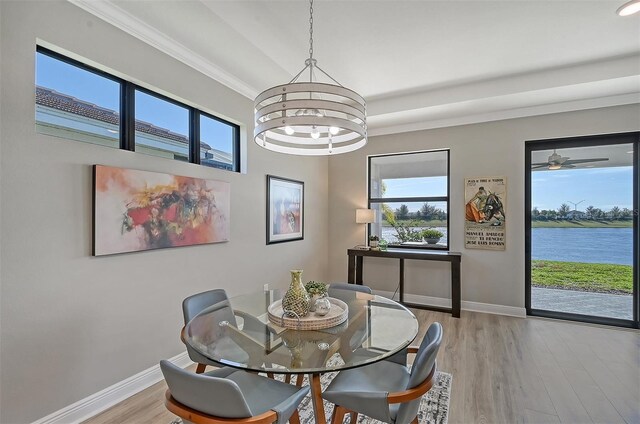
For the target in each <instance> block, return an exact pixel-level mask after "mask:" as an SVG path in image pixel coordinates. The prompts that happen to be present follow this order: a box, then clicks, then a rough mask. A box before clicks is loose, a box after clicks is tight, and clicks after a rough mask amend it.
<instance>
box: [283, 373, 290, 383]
mask: <svg viewBox="0 0 640 424" xmlns="http://www.w3.org/2000/svg"><path fill="white" fill-rule="evenodd" d="M284 382H285V383H287V384H289V383H291V374H285V376H284Z"/></svg>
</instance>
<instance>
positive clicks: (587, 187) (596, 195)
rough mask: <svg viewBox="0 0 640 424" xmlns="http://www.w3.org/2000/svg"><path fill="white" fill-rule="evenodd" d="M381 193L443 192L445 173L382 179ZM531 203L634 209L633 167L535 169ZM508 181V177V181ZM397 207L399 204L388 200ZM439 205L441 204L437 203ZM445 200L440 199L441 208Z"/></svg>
mask: <svg viewBox="0 0 640 424" xmlns="http://www.w3.org/2000/svg"><path fill="white" fill-rule="evenodd" d="M384 182H385V185H386V187H387V190H386V192H385V195H384V197H387V198H390V197H412V196H413V197H415V196H446V195H447V182H446V177H429V178H404V179H387V180H384ZM531 182H532V184H531V188H532V192H533V193H532V205H533V206H534V207H537V208H538V209H539V210H543V209H554V210H557V209H558V208H559V207H560V205H562V204H563V203H566V204H568V205H569V206H571V209H572V210H573V209H575V206H574V205H573V204H572V203H571V202H574V203H579V204H578V206H577V209H578V210H580V211H584V210H585V209H586V208H587V207H588V206H594V207H596V208H600V209H602V210H604V211H608V210H611V208H613V207H614V206H618V207H619V208H621V209H622V208H629V209H633V207H632V206H633V195H632V193H633V191H632V190H633V169H632V167H631V166H626V167H610V168H587V169H566V170H565V169H560V170H556V171H543V172H534V173H533V178H532V180H531ZM508 184H509V182H508V181H507V185H508ZM405 204H406V205H407V207H408V208H409V211H410V212H415V211H417V210H419V209H420V207H421V206H422V202H417V203H409V202H405ZM389 206H391V207H392V208H394V209H397V208H398V207H399V206H400V204H395V203H393V204H389ZM436 206H440V205H436ZM445 207H446V204H445V203H443V204H442V207H441V209H444V208H445Z"/></svg>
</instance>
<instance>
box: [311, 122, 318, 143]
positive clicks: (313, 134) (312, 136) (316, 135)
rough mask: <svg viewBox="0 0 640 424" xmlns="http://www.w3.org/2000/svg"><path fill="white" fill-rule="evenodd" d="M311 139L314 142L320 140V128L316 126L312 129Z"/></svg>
mask: <svg viewBox="0 0 640 424" xmlns="http://www.w3.org/2000/svg"><path fill="white" fill-rule="evenodd" d="M311 138H313V139H314V140H317V139H319V138H320V131H318V128H317V127H316V126H315V125H314V126H313V128H312V129H311Z"/></svg>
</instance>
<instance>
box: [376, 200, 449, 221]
mask: <svg viewBox="0 0 640 424" xmlns="http://www.w3.org/2000/svg"><path fill="white" fill-rule="evenodd" d="M384 212H385V213H384V214H383V217H384V219H385V220H387V221H388V219H387V218H388V216H389V215H390V213H389V212H391V213H392V214H393V217H394V218H395V219H396V220H401V221H404V220H407V219H422V220H425V221H431V220H441V221H444V220H446V219H447V212H445V211H443V210H442V209H439V208H437V207H436V206H433V205H430V204H429V203H425V204H423V205H422V206H421V207H420V209H419V210H417V211H415V212H410V211H409V207H408V206H407V205H405V204H402V205H400V207H399V208H397V209H396V210H395V211H389V210H388V209H387V210H385V211H384Z"/></svg>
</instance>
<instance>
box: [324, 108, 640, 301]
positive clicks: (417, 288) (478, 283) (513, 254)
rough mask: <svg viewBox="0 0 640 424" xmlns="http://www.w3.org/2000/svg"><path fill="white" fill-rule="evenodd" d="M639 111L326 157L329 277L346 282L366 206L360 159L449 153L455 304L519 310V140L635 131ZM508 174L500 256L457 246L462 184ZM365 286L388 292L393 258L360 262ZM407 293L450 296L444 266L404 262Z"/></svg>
mask: <svg viewBox="0 0 640 424" xmlns="http://www.w3.org/2000/svg"><path fill="white" fill-rule="evenodd" d="M639 129H640V106H639V105H630V106H620V107H612V108H607V109H594V110H587V111H581V112H570V113H561V114H554V115H546V116H538V117H532V118H522V119H512V120H506V121H498V122H489V123H484V124H475V125H466V126H459V127H451V128H442V129H434V130H428V131H417V132H411V133H403V134H395V135H386V136H379V137H371V138H370V139H369V144H368V145H367V146H366V147H365V148H364V149H360V150H358V151H356V152H353V153H349V154H346V155H340V156H334V157H331V158H330V159H329V222H330V225H329V240H330V243H331V249H330V251H329V268H330V270H331V273H330V279H331V280H333V281H337V280H343V281H344V280H346V278H347V255H346V249H347V248H349V247H352V246H354V245H356V244H361V243H362V240H363V237H364V226H362V225H358V224H355V212H354V210H355V209H356V208H361V207H366V205H367V181H366V172H367V170H366V166H367V165H366V163H367V161H366V158H367V155H372V154H381V153H389V152H406V151H417V150H428V149H440V148H450V149H451V176H450V179H451V198H450V202H451V203H450V208H451V211H450V220H451V223H450V224H451V233H450V235H449V240H450V249H451V250H453V251H459V252H462V255H463V256H462V300H463V301H472V302H481V303H489V304H498V305H505V306H512V307H519V308H523V307H524V259H525V258H524V141H525V140H536V139H545V138H559V137H569V136H579V135H590V134H602V133H615V132H626V131H638V130H639ZM502 175H506V176H507V184H508V194H507V210H506V214H507V227H506V228H507V246H506V250H505V251H486V250H470V249H465V248H464V239H463V235H464V234H463V223H464V178H465V177H482V176H502ZM364 261H365V266H364V282H365V284H370V285H371V286H373V288H374V289H379V290H387V291H393V290H395V288H396V285H397V282H398V263H397V260H390V259H372V258H365V260H364ZM406 276H407V281H406V285H407V290H406V291H407V292H408V293H414V294H421V295H426V296H435V297H446V298H450V296H451V294H450V287H449V277H450V273H449V268H448V264H445V263H436V262H422V261H407V262H406Z"/></svg>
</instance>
